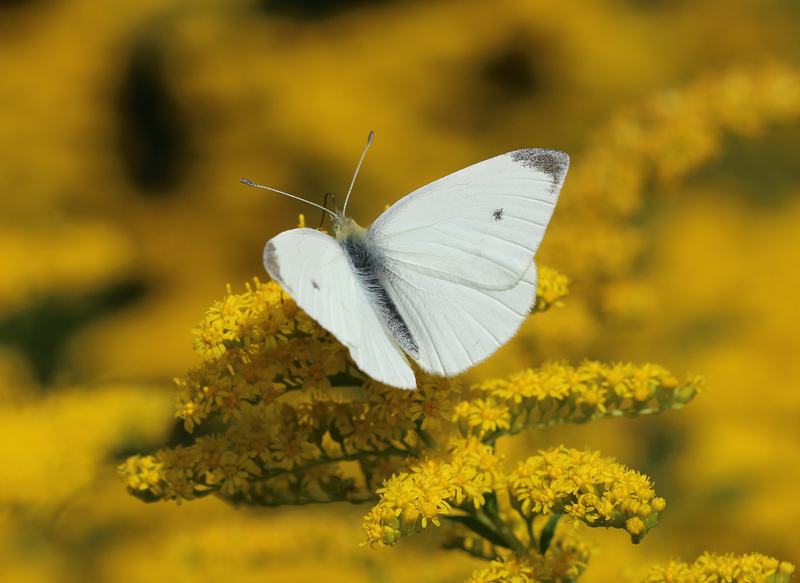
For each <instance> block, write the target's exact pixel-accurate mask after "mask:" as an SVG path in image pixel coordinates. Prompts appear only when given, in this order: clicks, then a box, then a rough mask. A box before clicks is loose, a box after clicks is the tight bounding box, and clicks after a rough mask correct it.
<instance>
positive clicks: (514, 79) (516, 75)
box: [477, 38, 544, 101]
mask: <svg viewBox="0 0 800 583" xmlns="http://www.w3.org/2000/svg"><path fill="white" fill-rule="evenodd" d="M541 57H542V54H541V51H539V50H537V49H536V47H535V45H534V44H532V43H531V42H530V41H529V40H525V39H523V38H515V39H513V40H512V41H511V42H510V43H509V44H508V45H506V46H504V47H501V48H500V50H499V51H498V52H496V53H495V54H494V55H491V56H490V57H489V59H488V60H487V61H486V62H484V63H481V64H480V65H479V67H478V72H477V77H478V82H479V84H480V85H481V86H482V87H483V88H484V89H485V90H486V91H487V92H491V93H492V94H493V98H494V99H495V100H500V101H508V100H513V99H520V98H523V97H529V96H531V95H534V94H535V93H537V92H538V91H539V90H540V89H541V88H542V85H543V83H544V75H543V74H542V70H541V69H542V68H541V67H540V66H539V63H538V62H537V59H538V58H541Z"/></svg>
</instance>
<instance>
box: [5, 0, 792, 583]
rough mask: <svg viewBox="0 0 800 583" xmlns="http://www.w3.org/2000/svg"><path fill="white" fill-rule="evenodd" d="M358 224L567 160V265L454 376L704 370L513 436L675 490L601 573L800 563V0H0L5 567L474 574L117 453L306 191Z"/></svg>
mask: <svg viewBox="0 0 800 583" xmlns="http://www.w3.org/2000/svg"><path fill="white" fill-rule="evenodd" d="M370 130H374V131H375V132H376V137H375V141H374V142H373V145H372V148H371V149H370V152H369V154H368V156H367V158H366V160H365V163H364V166H363V168H362V170H361V174H360V176H359V179H358V182H357V184H356V187H355V190H354V193H353V197H352V199H351V202H350V205H349V207H348V210H350V212H351V214H352V215H353V216H354V218H355V219H356V220H357V221H359V222H360V223H361V224H362V225H368V224H369V223H370V222H371V221H372V220H373V219H374V218H375V217H376V216H377V215H378V214H379V213H380V212H381V211H382V210H383V208H384V207H385V205H386V204H389V203H391V202H394V201H395V200H397V199H398V198H400V197H401V196H403V195H404V194H407V193H408V192H410V191H412V190H413V189H415V188H417V187H419V186H421V185H424V184H426V183H428V182H430V181H431V180H434V179H436V178H439V177H441V176H443V175H445V174H447V173H449V172H452V171H454V170H457V169H459V168H462V167H464V166H467V165H469V164H472V163H475V162H478V161H480V160H483V159H485V158H489V157H491V156H494V155H497V154H500V153H503V152H507V151H510V150H514V149H518V148H525V147H546V148H555V149H560V150H564V151H566V152H567V153H568V154H570V156H571V157H572V166H571V170H570V175H569V176H568V177H567V181H566V185H565V187H564V190H563V192H562V195H561V201H560V203H559V207H558V208H557V210H556V213H555V216H554V219H553V222H552V223H551V226H550V229H549V230H548V234H547V236H546V237H545V241H544V244H543V246H542V249H541V252H540V253H539V256H538V257H539V262H540V263H542V264H545V265H548V266H551V267H555V268H558V269H560V270H561V271H563V272H564V273H566V274H567V275H569V277H570V278H571V279H572V288H571V289H572V296H570V298H569V299H568V301H567V303H566V305H565V307H564V308H561V309H555V310H551V311H550V312H548V313H546V314H541V315H537V316H536V317H534V318H531V319H530V321H529V322H528V323H526V325H525V326H524V327H523V330H522V332H521V333H520V336H519V338H517V339H516V340H514V341H512V343H511V344H510V345H509V346H507V347H505V348H504V349H502V350H501V351H500V352H498V354H497V355H496V356H495V357H493V358H492V359H490V360H489V361H488V362H486V363H485V364H482V365H481V366H479V367H478V368H477V369H475V370H473V371H470V373H468V376H467V380H468V381H475V380H478V379H482V378H485V377H486V376H488V375H507V374H509V373H511V372H514V371H516V370H519V369H520V368H522V367H525V366H534V365H536V364H539V363H540V362H542V360H544V359H546V358H559V359H561V358H566V359H569V360H571V361H573V362H575V363H577V362H578V361H579V360H580V359H582V358H585V357H590V358H598V359H602V360H606V361H633V362H637V363H643V362H655V363H659V364H662V365H664V366H666V367H667V368H669V369H670V370H671V371H672V372H673V373H675V374H676V375H678V376H682V375H683V373H684V372H685V371H692V372H696V373H701V374H704V375H705V376H706V377H707V379H708V387H709V392H708V393H707V394H705V395H702V396H701V397H700V398H698V399H697V400H696V401H695V402H693V403H691V404H690V406H688V407H687V408H686V409H685V410H683V411H681V412H680V413H674V412H671V413H668V414H665V415H662V416H660V417H657V418H643V419H637V420H615V421H612V420H609V421H605V422H599V423H597V424H594V425H590V426H582V427H560V428H554V429H550V430H547V431H544V432H538V433H527V434H524V435H522V436H520V437H519V438H517V439H515V440H509V442H508V443H501V444H500V447H501V450H502V451H504V453H505V454H506V455H507V456H508V457H509V458H510V459H518V458H521V457H523V456H527V455H530V454H531V453H533V452H534V451H536V450H537V449H538V448H541V447H544V446H549V445H553V444H558V443H564V444H565V445H567V446H569V447H578V448H583V447H584V446H587V445H589V446H591V447H592V448H593V449H598V450H600V451H601V452H602V453H603V455H606V456H614V457H616V458H617V459H618V461H620V462H622V463H624V464H626V465H629V466H630V467H632V468H634V469H637V470H639V471H642V472H644V473H647V474H648V475H649V476H650V477H651V478H653V479H654V480H655V487H656V492H657V494H658V495H659V496H663V497H664V498H666V500H667V509H666V511H665V514H664V518H663V519H662V522H661V524H660V525H659V527H658V528H656V529H655V530H654V531H653V532H652V533H650V534H649V535H648V537H647V538H646V539H645V541H644V542H643V543H642V544H641V545H639V546H636V547H633V546H631V545H630V542H629V539H628V537H627V536H625V534H624V533H618V532H606V531H587V532H586V537H587V538H589V539H591V540H592V541H594V543H595V544H596V546H597V550H598V554H597V555H596V556H594V557H593V558H592V562H591V564H590V566H589V569H588V570H587V572H586V574H585V575H584V577H585V580H586V581H589V582H601V581H603V582H604V581H617V580H619V579H620V578H630V577H637V576H639V575H640V574H641V572H642V570H643V569H646V567H647V566H649V565H651V564H654V563H665V562H666V561H667V560H668V559H669V558H671V557H680V558H682V559H684V560H687V561H693V560H694V559H695V558H696V557H697V556H698V555H700V554H701V553H702V552H703V551H712V552H717V553H724V552H735V553H745V552H760V553H764V554H767V555H771V556H774V557H776V558H779V559H781V560H787V561H791V562H794V563H797V562H798V561H799V560H800V552H799V551H798V549H800V529H798V527H797V525H798V524H800V502H798V499H797V484H798V483H800V382H799V381H800V308H798V302H797V298H796V296H797V290H798V289H800V270H798V254H800V6H798V4H797V2H794V1H792V0H772V1H765V0H734V1H725V2H723V1H722V0H708V1H706V2H694V3H693V2H685V1H679V0H604V1H590V0H573V1H571V2H568V3H564V2H559V3H539V2H531V1H530V0H516V1H515V0H500V1H497V2H492V3H489V2H485V1H484V2H478V1H472V0H464V1H431V2H423V1H419V0H418V1H411V0H406V1H391V0H384V1H374V2H369V1H366V0H362V1H357V0H349V1H348V0H338V1H337V0H333V1H329V2H323V1H321V0H297V1H291V0H228V1H222V0H216V1H214V0H207V1H202V0H197V1H195V2H180V1H177V0H172V1H170V0H138V1H133V0H116V1H114V2H102V1H99V0H0V257H2V259H0V460H2V463H0V580H2V581H4V582H6V581H32V582H33V581H43V582H45V581H46V582H50V581H53V582H56V581H58V582H60V581H103V582H105V581H109V582H111V581H114V582H116V581H120V582H127V581H131V582H133V581H189V580H191V581H219V580H231V581H265V580H276V581H277V580H280V581H309V580H313V579H314V578H319V579H324V580H326V581H348V582H357V581H398V582H399V581H420V582H427V581H431V582H432V581H454V582H455V581H462V580H463V579H464V578H465V577H466V576H468V575H469V574H470V573H471V572H472V570H473V569H475V568H476V567H477V566H479V563H478V562H477V561H476V560H473V559H470V558H467V557H463V556H460V555H457V554H454V553H450V552H447V551H444V550H441V549H440V548H438V541H439V540H440V534H441V533H440V532H436V531H429V532H426V533H424V534H422V535H419V536H416V537H413V538H411V539H409V540H404V541H402V542H401V544H399V545H398V546H397V547H396V548H393V549H381V550H379V551H371V550H369V549H366V548H363V547H359V546H358V543H359V542H360V540H361V533H360V526H361V520H360V519H361V517H362V516H363V514H365V513H366V511H367V508H365V507H353V506H343V505H335V506H331V507H307V508H283V509H267V510H256V509H250V508H242V509H239V510H234V509H232V508H230V507H229V506H226V505H225V504H223V503H222V502H220V501H218V500H216V499H205V500H200V501H195V502H192V503H189V504H184V505H182V506H175V505H174V504H157V505H144V504H142V503H141V502H139V501H137V500H135V499H134V498H132V497H131V496H129V495H128V494H127V493H126V492H125V489H124V487H123V486H122V484H121V483H120V482H119V481H118V478H117V477H116V475H115V467H116V464H117V463H118V461H119V460H120V459H124V457H125V456H126V455H129V454H131V453H135V452H145V451H151V450H152V449H154V448H156V447H157V446H158V445H159V444H162V443H164V442H165V441H166V440H167V439H169V437H170V434H171V433H173V432H174V431H175V429H174V428H175V423H174V422H173V409H172V401H171V395H170V383H171V379H172V378H173V377H176V376H182V375H183V372H184V371H185V369H186V368H187V367H189V366H194V365H196V364H197V358H196V356H195V354H194V353H193V351H192V347H191V336H190V330H191V329H192V328H193V327H194V325H195V324H196V323H197V322H198V321H199V320H200V319H201V318H202V317H203V315H204V312H205V310H206V308H208V306H210V305H211V303H212V302H213V301H214V300H216V299H219V298H220V297H222V295H223V294H224V292H225V285H226V284H228V283H230V284H231V285H232V286H233V289H234V291H242V290H243V286H244V282H245V281H248V280H250V279H252V278H253V277H254V276H257V277H261V278H262V279H267V275H266V273H265V272H264V270H263V267H262V265H261V250H262V248H263V245H264V243H265V242H266V241H267V240H268V239H269V238H270V237H272V236H274V235H275V234H277V233H278V232H280V231H282V230H285V229H288V228H293V227H294V226H296V224H297V216H298V214H299V213H306V217H307V220H308V222H309V224H310V225H311V224H312V223H313V224H314V225H315V224H316V221H318V220H319V215H318V213H316V212H314V211H311V210H309V209H310V207H308V206H307V205H303V204H302V203H300V202H296V201H292V200H289V199H287V198H284V197H281V196H279V195H276V194H273V193H268V192H265V191H263V190H258V189H253V188H247V187H245V186H243V185H241V184H239V183H238V180H239V178H242V177H246V178H249V179H252V180H254V181H257V182H260V183H262V184H267V185H269V186H272V187H274V188H278V189H281V190H285V191H287V192H291V193H293V194H296V195H299V196H303V197H306V198H308V199H309V200H312V201H315V202H321V200H322V197H323V195H324V193H325V192H327V191H332V192H333V193H334V194H336V195H340V196H341V195H343V194H344V193H345V192H346V189H347V186H348V185H349V181H350V178H351V176H352V172H353V170H354V168H355V165H356V162H357V160H358V156H359V155H360V153H361V150H362V148H363V145H364V142H365V140H366V137H367V134H368V133H369V131H370Z"/></svg>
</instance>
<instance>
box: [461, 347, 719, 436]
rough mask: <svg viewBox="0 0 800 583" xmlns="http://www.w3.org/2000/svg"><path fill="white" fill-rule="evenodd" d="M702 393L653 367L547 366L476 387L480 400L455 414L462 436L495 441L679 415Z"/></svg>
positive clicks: (695, 381) (693, 378) (693, 379)
mask: <svg viewBox="0 0 800 583" xmlns="http://www.w3.org/2000/svg"><path fill="white" fill-rule="evenodd" d="M703 387H704V380H703V378H702V377H699V376H697V375H689V377H688V378H687V380H686V382H685V383H683V384H680V383H679V382H678V380H677V379H676V378H675V377H674V376H673V375H672V374H671V373H670V372H669V371H667V370H666V369H664V368H663V367H661V366H658V365H653V364H645V365H642V366H636V365H633V364H628V363H616V364H610V365H609V364H603V363H601V362H597V361H590V360H585V361H583V362H582V363H580V364H579V365H578V366H577V367H573V366H570V365H569V364H566V363H563V362H550V363H547V364H545V365H543V366H541V367H539V368H536V369H527V370H524V371H522V372H519V373H516V374H513V375H511V376H510V377H508V378H506V379H491V380H487V381H484V382H483V383H481V384H479V385H476V386H475V387H474V388H473V393H474V394H476V395H480V398H475V399H473V400H471V401H468V402H462V403H461V404H460V405H459V407H458V409H457V413H458V414H459V418H460V419H461V426H462V430H463V431H465V432H470V431H471V432H478V433H484V434H486V435H487V436H488V437H487V439H494V438H496V437H497V436H499V435H507V434H513V433H518V432H520V431H522V430H524V429H528V428H532V427H547V426H550V425H554V424H558V423H565V422H572V423H584V422H586V421H590V420H594V419H600V418H603V417H620V416H639V415H647V414H653V413H658V412H660V411H663V410H665V409H680V408H682V407H683V405H684V404H686V403H688V402H689V401H690V400H691V399H692V398H693V397H694V396H695V395H696V394H697V393H698V391H701V390H702V389H703Z"/></svg>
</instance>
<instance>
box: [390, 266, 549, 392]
mask: <svg viewBox="0 0 800 583" xmlns="http://www.w3.org/2000/svg"><path fill="white" fill-rule="evenodd" d="M398 267H399V269H398ZM385 281H386V286H387V289H388V290H389V293H390V294H391V295H392V297H393V298H394V301H395V304H396V306H397V309H398V311H399V312H400V314H401V315H402V316H403V318H404V320H405V322H406V324H407V326H408V328H409V329H410V330H411V333H412V334H413V335H414V339H415V340H416V343H417V346H418V348H419V357H418V358H417V359H416V361H417V363H418V364H419V365H420V367H421V368H422V369H423V370H425V371H427V372H430V373H434V374H439V375H444V376H453V375H457V374H459V373H461V372H464V371H465V370H467V369H468V368H470V367H472V366H474V365H476V364H478V363H479V362H481V361H483V360H485V359H486V358H488V357H489V356H491V355H492V354H494V352H495V351H496V350H497V349H498V348H500V347H501V346H503V345H504V344H505V343H506V342H508V341H509V340H510V339H511V338H512V337H513V336H514V334H516V333H517V330H519V327H520V326H521V325H522V322H524V321H525V318H527V317H528V315H529V314H530V310H531V306H532V305H533V302H534V300H535V298H536V264H535V263H533V262H532V261H531V263H530V265H529V266H528V269H527V270H526V271H525V273H524V275H523V276H522V278H521V279H520V280H519V281H518V282H517V283H516V284H514V285H513V286H511V287H510V288H508V289H505V290H493V289H485V288H480V287H477V286H474V285H469V284H467V283H463V282H460V281H458V280H455V281H443V280H442V279H441V278H439V277H436V276H432V275H431V274H430V273H426V272H425V271H423V270H419V269H417V268H415V267H408V266H406V265H402V266H401V265H397V264H393V263H392V262H388V263H387V276H386V278H385Z"/></svg>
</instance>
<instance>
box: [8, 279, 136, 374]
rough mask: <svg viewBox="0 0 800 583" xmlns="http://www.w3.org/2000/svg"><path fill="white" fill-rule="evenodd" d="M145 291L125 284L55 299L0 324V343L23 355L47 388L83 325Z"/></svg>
mask: <svg viewBox="0 0 800 583" xmlns="http://www.w3.org/2000/svg"><path fill="white" fill-rule="evenodd" d="M145 291H146V288H145V285H144V284H143V283H142V282H140V281H126V282H121V283H118V284H116V285H114V286H111V287H109V288H107V289H105V290H103V291H101V292H98V293H95V294H91V295H85V296H79V297H76V296H53V297H50V298H48V299H46V300H43V301H41V302H38V303H36V304H34V305H32V306H30V307H29V308H27V309H25V310H22V311H20V312H17V313H15V314H12V315H11V316H9V317H8V318H6V319H5V320H1V321H0V344H5V345H9V346H12V347H13V348H14V349H16V350H18V351H20V352H22V353H23V354H24V355H25V356H26V357H27V358H28V360H29V362H30V363H31V368H32V369H33V370H34V373H35V374H36V376H37V378H38V380H39V381H40V382H41V383H42V384H43V385H45V386H46V385H47V384H48V383H49V382H50V381H52V380H53V378H54V377H55V376H56V373H57V372H59V366H60V365H61V364H62V362H61V356H62V352H63V349H64V347H65V345H66V344H67V342H69V340H70V339H71V338H72V336H73V335H74V334H75V333H76V332H77V331H78V330H79V329H80V328H81V327H83V326H85V325H87V324H89V323H90V322H92V321H94V320H97V319H99V318H102V317H103V316H106V315H108V314H110V313H112V312H115V311H117V310H120V309H122V308H125V307H127V306H129V305H131V304H132V303H134V302H135V301H136V300H138V299H139V298H140V297H142V296H143V295H144V293H145Z"/></svg>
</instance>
